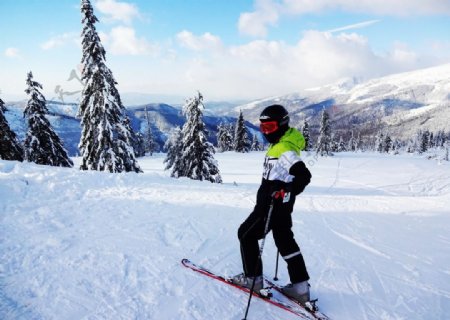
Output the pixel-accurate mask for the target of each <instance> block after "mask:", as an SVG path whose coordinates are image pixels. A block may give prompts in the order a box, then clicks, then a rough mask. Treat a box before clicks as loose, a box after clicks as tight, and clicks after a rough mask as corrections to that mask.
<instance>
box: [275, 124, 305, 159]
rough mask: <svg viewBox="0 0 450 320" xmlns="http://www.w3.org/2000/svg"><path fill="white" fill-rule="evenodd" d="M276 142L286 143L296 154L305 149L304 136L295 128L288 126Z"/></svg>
mask: <svg viewBox="0 0 450 320" xmlns="http://www.w3.org/2000/svg"><path fill="white" fill-rule="evenodd" d="M278 143H283V144H284V143H285V144H288V145H289V147H290V149H291V150H293V151H295V152H296V153H298V154H299V153H300V151H301V150H303V149H305V138H304V137H303V135H302V134H301V133H300V132H299V131H298V130H297V129H295V128H289V129H288V130H287V131H286V133H285V134H284V135H283V136H282V137H281V138H280V141H279V142H278Z"/></svg>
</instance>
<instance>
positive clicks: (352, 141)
mask: <svg viewBox="0 0 450 320" xmlns="http://www.w3.org/2000/svg"><path fill="white" fill-rule="evenodd" d="M347 150H348V151H356V140H355V136H354V134H353V130H352V131H351V135H350V140H349V141H348V146H347Z"/></svg>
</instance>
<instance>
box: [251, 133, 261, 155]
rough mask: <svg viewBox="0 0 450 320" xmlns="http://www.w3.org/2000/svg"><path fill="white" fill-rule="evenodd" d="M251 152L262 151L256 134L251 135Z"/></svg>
mask: <svg viewBox="0 0 450 320" xmlns="http://www.w3.org/2000/svg"><path fill="white" fill-rule="evenodd" d="M251 150H252V151H262V150H263V146H262V145H261V143H260V142H259V139H258V136H257V135H256V134H254V135H253V141H252V146H251Z"/></svg>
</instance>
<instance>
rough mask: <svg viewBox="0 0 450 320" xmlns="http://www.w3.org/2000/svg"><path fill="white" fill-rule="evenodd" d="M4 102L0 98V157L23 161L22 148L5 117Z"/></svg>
mask: <svg viewBox="0 0 450 320" xmlns="http://www.w3.org/2000/svg"><path fill="white" fill-rule="evenodd" d="M5 111H6V107H5V103H4V102H3V100H2V99H0V159H3V160H17V161H23V149H22V146H21V145H20V142H19V140H18V139H17V136H16V134H15V133H14V131H12V130H11V128H10V127H9V124H8V120H6V117H5V114H4V113H5Z"/></svg>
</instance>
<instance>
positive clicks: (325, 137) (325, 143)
mask: <svg viewBox="0 0 450 320" xmlns="http://www.w3.org/2000/svg"><path fill="white" fill-rule="evenodd" d="M320 123H321V124H320V132H319V139H318V141H317V148H316V152H317V154H320V155H321V156H324V155H327V156H329V155H333V154H332V152H331V149H332V148H333V145H332V139H331V124H330V116H329V114H328V112H327V111H326V110H325V109H323V111H322V117H321V121H320Z"/></svg>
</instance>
